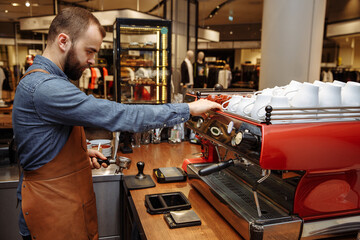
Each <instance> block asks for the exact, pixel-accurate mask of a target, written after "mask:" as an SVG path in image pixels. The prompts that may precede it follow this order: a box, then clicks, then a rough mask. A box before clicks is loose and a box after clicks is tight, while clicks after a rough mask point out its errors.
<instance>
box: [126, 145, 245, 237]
mask: <svg viewBox="0 0 360 240" xmlns="http://www.w3.org/2000/svg"><path fill="white" fill-rule="evenodd" d="M133 150H134V152H133V153H132V154H120V155H122V156H125V157H129V158H130V159H131V160H132V163H131V167H130V169H128V170H124V174H125V175H135V174H137V168H136V163H137V162H138V161H143V162H145V168H144V173H145V174H148V175H151V177H152V179H153V180H154V182H155V183H156V187H154V188H147V189H140V190H131V191H130V193H131V196H132V200H133V203H134V205H135V208H136V212H137V214H138V217H139V219H140V222H141V225H142V228H143V231H144V234H145V235H146V238H147V239H149V240H157V239H173V240H178V239H187V240H191V239H196V240H200V239H242V238H241V237H240V235H239V234H238V233H237V232H236V231H235V230H234V229H233V228H232V227H231V226H230V225H229V224H228V223H227V222H226V221H225V220H224V219H223V218H222V216H221V215H220V214H219V213H218V212H217V211H216V210H215V209H214V208H213V207H212V206H211V205H210V204H209V203H208V202H207V201H206V200H205V198H203V197H202V196H201V195H200V193H199V192H197V191H196V190H195V189H193V188H192V187H191V186H190V184H189V183H188V182H179V183H157V182H156V180H155V178H154V177H153V175H152V170H153V169H154V168H159V167H181V165H182V162H183V160H184V159H185V158H195V157H198V156H199V155H200V146H198V145H193V144H190V143H188V142H184V143H180V144H168V143H161V144H149V145H142V146H141V147H140V148H134V149H133ZM176 191H180V192H183V193H184V194H185V196H186V197H187V198H188V199H189V201H190V203H191V206H192V209H193V210H194V211H195V212H196V213H197V214H198V216H199V217H200V219H201V226H193V227H185V228H178V229H170V228H169V227H168V225H167V224H166V222H165V220H164V219H163V214H158V215H150V214H149V213H147V212H146V208H145V205H144V201H145V195H146V194H154V193H165V192H176Z"/></svg>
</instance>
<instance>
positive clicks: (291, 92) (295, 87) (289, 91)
mask: <svg viewBox="0 0 360 240" xmlns="http://www.w3.org/2000/svg"><path fill="white" fill-rule="evenodd" d="M301 86H302V83H301V82H298V81H295V80H291V82H290V83H289V84H288V85H286V86H285V88H284V91H283V94H282V95H284V96H286V97H287V98H289V99H292V98H293V97H294V96H295V95H296V93H297V91H299V89H300V88H301Z"/></svg>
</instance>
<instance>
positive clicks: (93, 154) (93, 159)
mask: <svg viewBox="0 0 360 240" xmlns="http://www.w3.org/2000/svg"><path fill="white" fill-rule="evenodd" d="M88 154H89V161H90V166H91V168H96V169H99V168H101V166H103V167H104V168H107V167H108V165H107V164H106V163H103V164H101V166H100V164H99V163H98V161H97V158H100V159H102V160H106V159H107V158H106V157H105V156H104V155H103V154H102V153H101V152H99V151H97V150H95V149H88Z"/></svg>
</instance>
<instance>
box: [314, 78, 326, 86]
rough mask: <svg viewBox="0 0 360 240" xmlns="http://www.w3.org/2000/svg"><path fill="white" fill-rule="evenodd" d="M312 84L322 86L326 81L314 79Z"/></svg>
mask: <svg viewBox="0 0 360 240" xmlns="http://www.w3.org/2000/svg"><path fill="white" fill-rule="evenodd" d="M313 84H314V85H315V86H318V87H323V86H325V85H326V83H324V82H322V81H320V80H315V81H314V82H313Z"/></svg>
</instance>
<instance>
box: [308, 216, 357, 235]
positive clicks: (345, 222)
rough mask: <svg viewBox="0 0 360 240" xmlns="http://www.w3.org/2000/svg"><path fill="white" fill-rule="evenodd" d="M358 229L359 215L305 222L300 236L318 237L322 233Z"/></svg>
mask: <svg viewBox="0 0 360 240" xmlns="http://www.w3.org/2000/svg"><path fill="white" fill-rule="evenodd" d="M344 230H346V231H348V232H357V231H359V230H360V216H351V217H342V218H335V219H328V220H322V221H314V222H306V223H304V226H303V231H302V235H301V237H302V238H304V239H319V237H320V236H323V235H325V236H326V235H330V236H331V235H333V234H336V233H341V232H344Z"/></svg>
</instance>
